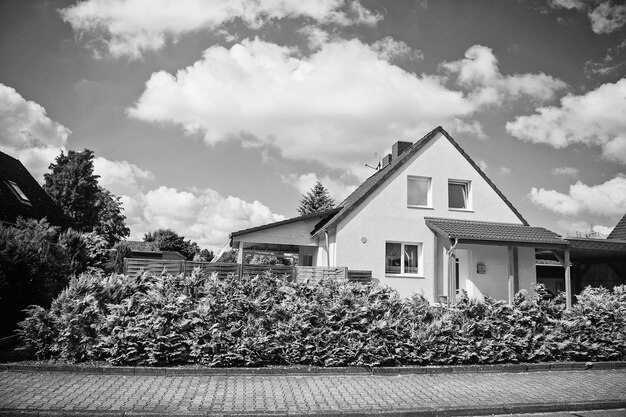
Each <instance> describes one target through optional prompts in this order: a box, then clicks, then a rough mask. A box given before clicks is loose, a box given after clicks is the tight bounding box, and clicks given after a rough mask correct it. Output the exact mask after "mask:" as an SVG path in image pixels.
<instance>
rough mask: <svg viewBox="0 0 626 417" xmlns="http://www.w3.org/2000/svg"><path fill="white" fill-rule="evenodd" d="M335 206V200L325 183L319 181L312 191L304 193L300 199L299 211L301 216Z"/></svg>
mask: <svg viewBox="0 0 626 417" xmlns="http://www.w3.org/2000/svg"><path fill="white" fill-rule="evenodd" d="M334 207H335V201H334V200H333V199H332V198H331V197H330V194H329V193H328V190H327V189H326V187H324V185H323V184H322V183H321V182H320V181H318V182H317V183H316V184H315V185H314V186H313V188H311V191H309V192H308V193H306V194H303V195H302V198H301V199H300V206H299V207H298V213H300V215H301V216H304V215H305V214H313V213H319V212H321V211H326V210H330V209H333V208H334Z"/></svg>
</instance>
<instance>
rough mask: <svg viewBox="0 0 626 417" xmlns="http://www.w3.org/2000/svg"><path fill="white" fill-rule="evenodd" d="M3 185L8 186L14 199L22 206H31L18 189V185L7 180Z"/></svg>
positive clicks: (22, 192)
mask: <svg viewBox="0 0 626 417" xmlns="http://www.w3.org/2000/svg"><path fill="white" fill-rule="evenodd" d="M5 183H6V184H7V185H8V186H9V189H10V190H11V192H12V193H13V195H15V197H16V198H17V199H18V200H19V201H20V203H22V204H26V205H28V206H32V205H33V204H32V203H31V202H30V198H28V196H27V195H26V193H25V192H24V191H23V190H22V189H21V188H20V186H19V185H17V183H16V182H15V181H11V180H7V181H5Z"/></svg>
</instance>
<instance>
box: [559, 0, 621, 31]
mask: <svg viewBox="0 0 626 417" xmlns="http://www.w3.org/2000/svg"><path fill="white" fill-rule="evenodd" d="M548 4H549V5H550V7H552V8H557V9H558V8H563V9H569V10H577V11H580V12H584V13H586V14H587V17H589V21H590V22H591V30H593V32H594V33H597V34H603V33H611V32H613V31H615V30H618V29H620V28H621V27H622V26H624V24H625V23H626V6H624V5H623V4H620V3H619V2H617V1H611V0H608V1H601V0H588V1H582V0H550V1H549V3H548Z"/></svg>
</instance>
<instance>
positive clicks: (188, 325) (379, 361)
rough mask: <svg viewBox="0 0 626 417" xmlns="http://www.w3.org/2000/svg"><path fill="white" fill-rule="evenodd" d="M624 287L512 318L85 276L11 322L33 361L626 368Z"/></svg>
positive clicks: (495, 304)
mask: <svg viewBox="0 0 626 417" xmlns="http://www.w3.org/2000/svg"><path fill="white" fill-rule="evenodd" d="M625 329H626V287H625V286H620V287H616V288H615V289H614V290H613V291H609V290H606V289H601V288H600V289H598V288H588V289H586V290H584V291H583V293H582V294H580V295H579V296H578V302H577V303H576V304H575V305H574V307H573V308H572V309H571V310H569V311H566V310H565V303H564V300H563V297H557V299H555V300H548V299H546V298H545V297H544V293H543V289H542V288H541V287H539V288H538V289H537V291H536V292H535V293H534V294H533V295H532V296H531V295H529V294H527V293H526V292H524V291H522V292H520V293H518V294H517V295H516V297H515V303H514V306H513V307H509V306H508V305H506V304H504V303H503V302H499V301H494V300H490V299H487V300H486V301H485V302H478V301H475V300H471V299H468V298H467V297H464V298H462V299H461V300H460V301H459V302H458V303H456V304H455V305H453V306H451V307H440V306H432V305H430V304H429V303H428V301H427V300H425V299H424V298H423V297H421V296H419V295H415V296H413V297H410V298H408V299H403V298H401V297H399V295H398V294H397V292H395V291H394V290H392V289H390V288H387V287H382V286H375V285H363V284H351V283H342V282H337V281H332V280H328V281H321V282H312V283H288V282H286V281H284V280H283V279H281V278H280V277H276V276H272V275H270V274H264V275H260V276H249V277H243V278H241V279H240V278H237V277H234V276H231V277H229V278H227V279H218V278H217V276H216V275H206V274H202V273H199V272H198V273H194V274H192V275H191V276H182V275H181V276H171V275H163V276H155V275H147V274H144V275H137V276H123V275H116V274H113V275H103V274H93V273H92V274H84V275H82V276H80V277H79V278H76V279H73V280H72V281H71V282H70V284H69V286H68V287H67V288H66V289H65V290H64V291H63V292H62V293H61V294H60V295H59V296H58V297H57V298H56V299H55V300H54V301H53V302H52V305H51V307H50V308H49V309H44V308H41V307H31V308H30V309H29V310H28V311H27V318H26V319H25V320H24V321H23V322H21V323H20V335H21V337H22V340H23V343H24V345H25V346H26V347H27V348H28V349H30V350H31V351H32V352H33V353H34V354H35V355H36V356H37V357H38V358H55V359H62V360H65V361H70V362H80V361H106V362H108V363H110V364H113V365H148V366H164V365H177V364H202V365H206V366H216V367H218V366H239V367H245V366H266V365H311V366H383V365H384V366H393V365H409V364H419V365H437V364H489V363H516V362H533V361H554V360H585V361H588V360H619V359H626V333H625Z"/></svg>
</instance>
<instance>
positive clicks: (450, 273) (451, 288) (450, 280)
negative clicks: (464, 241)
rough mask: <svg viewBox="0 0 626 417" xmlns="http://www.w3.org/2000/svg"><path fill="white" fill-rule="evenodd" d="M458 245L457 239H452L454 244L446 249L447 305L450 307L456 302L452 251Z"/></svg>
mask: <svg viewBox="0 0 626 417" xmlns="http://www.w3.org/2000/svg"><path fill="white" fill-rule="evenodd" d="M458 244H459V239H457V238H455V239H454V244H452V245H451V246H450V249H446V255H448V256H447V258H448V259H447V261H448V305H452V304H453V303H454V302H455V301H456V268H455V262H454V260H455V259H456V257H455V256H454V249H456V245H458Z"/></svg>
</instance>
